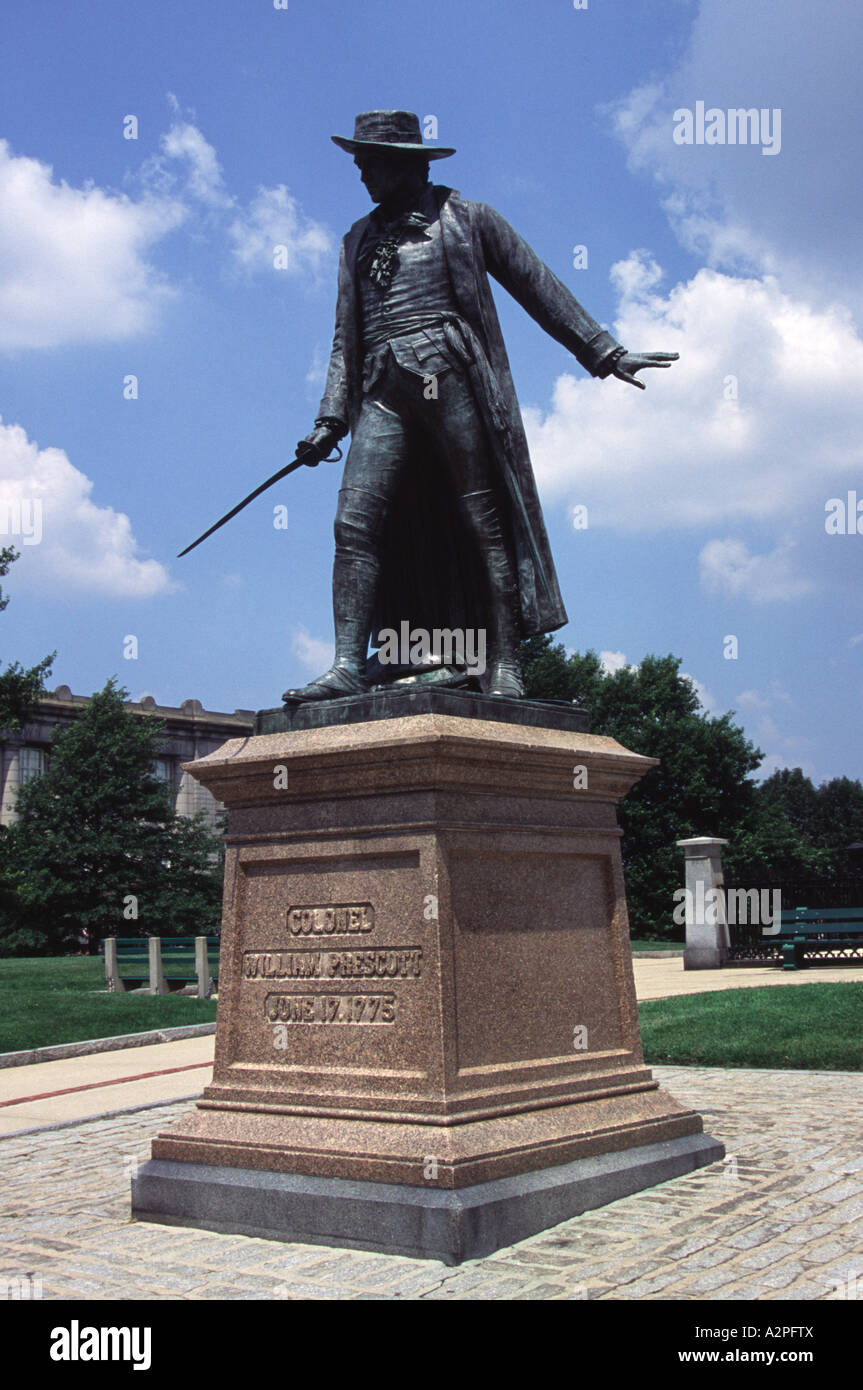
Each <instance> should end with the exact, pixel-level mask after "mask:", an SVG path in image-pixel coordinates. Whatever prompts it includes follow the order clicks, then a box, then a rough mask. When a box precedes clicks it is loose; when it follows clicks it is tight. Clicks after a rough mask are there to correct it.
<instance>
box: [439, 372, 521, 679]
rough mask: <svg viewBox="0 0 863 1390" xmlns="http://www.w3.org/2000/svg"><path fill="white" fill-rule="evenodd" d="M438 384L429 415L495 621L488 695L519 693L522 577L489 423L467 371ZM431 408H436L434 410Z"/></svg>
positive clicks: (452, 375) (446, 378)
mask: <svg viewBox="0 0 863 1390" xmlns="http://www.w3.org/2000/svg"><path fill="white" fill-rule="evenodd" d="M438 390H439V394H438V399H437V400H436V401H433V402H431V401H430V402H429V412H428V414H427V417H426V418H427V419H428V420H429V421H431V422H432V428H433V431H434V433H435V435H436V437H437V439H438V441H439V443H440V446H441V448H440V456H441V459H442V461H444V463H445V466H446V468H447V470H448V472H449V475H450V479H451V482H452V485H453V488H454V491H455V493H456V495H457V496H458V498H459V505H460V507H461V512H462V516H463V518H464V520H465V522H466V524H467V527H468V531H469V533H470V535H471V537H472V539H473V543H474V545H475V546H476V549H477V553H478V554H479V555H480V557H481V559H482V561H483V565H484V568H485V577H486V584H487V588H488V595H489V619H490V627H491V631H490V634H489V638H490V640H489V658H490V659H489V663H488V664H489V676H488V683H487V691H488V694H490V695H512V696H521V695H523V694H524V684H523V682H522V678H521V667H520V663H519V659H518V644H519V639H520V637H521V616H520V607H519V597H518V580H517V576H516V570H515V565H514V563H513V559H512V552H511V546H510V542H509V537H508V535H507V526H506V514H505V511H504V509H503V507H502V504H501V498H500V492H499V489H498V488H497V487H495V470H494V466H493V462H492V459H491V454H490V450H489V445H488V438H487V436H486V432H485V425H484V422H483V419H482V416H481V414H480V411H479V407H478V406H477V403H476V399H475V397H474V394H473V391H472V389H471V386H470V382H469V380H468V379H467V377H466V376H465V374H464V373H463V372H461V371H458V370H455V371H448V372H446V373H445V375H443V376H442V377H441V379H440V382H439V388H438ZM433 408H436V410H437V413H436V414H432V413H431V411H432V409H433Z"/></svg>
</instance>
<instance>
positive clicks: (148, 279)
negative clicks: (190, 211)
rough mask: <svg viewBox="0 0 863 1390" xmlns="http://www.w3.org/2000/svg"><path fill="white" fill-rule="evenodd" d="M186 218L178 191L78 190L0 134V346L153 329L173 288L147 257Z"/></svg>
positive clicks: (109, 337) (37, 345)
mask: <svg viewBox="0 0 863 1390" xmlns="http://www.w3.org/2000/svg"><path fill="white" fill-rule="evenodd" d="M183 217H184V210H183V208H182V207H181V206H180V204H178V203H177V202H176V201H175V200H173V199H164V198H162V199H159V198H154V197H152V196H149V195H148V196H145V197H144V198H143V199H141V200H140V201H138V202H135V201H133V200H132V199H130V198H127V197H125V196H123V195H119V194H115V193H111V192H107V191H105V190H103V189H101V188H96V187H95V186H94V185H91V184H88V185H86V186H85V187H83V188H72V187H70V186H69V185H68V184H67V183H65V182H63V181H62V180H57V179H55V177H54V172H53V170H52V168H51V166H50V165H48V164H43V163H41V162H40V161H39V160H37V159H29V158H27V157H25V156H22V155H14V154H13V153H12V152H11V150H10V148H9V145H8V143H7V142H6V141H5V140H0V349H5V350H7V351H8V350H14V349H19V348H51V347H61V346H63V345H65V344H67V343H80V342H99V341H105V340H119V339H123V338H129V337H131V336H132V335H133V334H137V333H141V332H144V331H146V330H147V329H149V328H150V327H152V325H153V323H154V322H155V320H156V318H157V316H158V312H159V310H160V309H161V307H162V305H163V303H164V301H165V299H166V297H167V296H168V295H169V293H170V291H169V289H168V286H167V285H166V283H165V282H164V280H163V279H162V278H161V277H160V276H159V275H158V274H157V272H156V271H155V270H154V269H153V267H152V266H151V265H150V264H149V263H148V261H147V256H148V253H149V252H150V250H151V248H152V247H153V245H154V244H155V243H156V242H157V241H158V240H159V239H160V238H161V237H163V236H164V235H165V234H166V232H168V231H169V230H170V229H171V228H172V227H175V226H176V225H177V224H178V223H179V222H181V221H182V220H183Z"/></svg>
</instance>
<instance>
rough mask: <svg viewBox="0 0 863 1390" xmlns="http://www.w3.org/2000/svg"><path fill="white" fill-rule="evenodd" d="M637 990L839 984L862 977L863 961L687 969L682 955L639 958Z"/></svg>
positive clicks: (666, 992) (652, 993)
mask: <svg viewBox="0 0 863 1390" xmlns="http://www.w3.org/2000/svg"><path fill="white" fill-rule="evenodd" d="M633 966H634V969H635V992H636V994H637V995H638V999H639V1002H641V1000H643V999H668V998H670V997H671V996H672V995H675V994H703V993H705V992H706V991H708V990H710V991H712V990H717V989H760V988H762V987H764V986H771V987H772V986H774V985H783V986H784V985H814V984H820V983H830V984H838V983H842V982H845V981H849V980H863V964H860V965H858V964H855V963H854V962H852V961H846V962H843V963H842V964H840V965H821V964H820V963H818V964H814V965H811V966H806V967H805V969H803V970H783V969H782V967H781V965H735V966H729V967H727V969H725V970H684V969H683V957H682V956H675V957H674V958H673V959H672V960H667V961H666V960H657V959H653V960H636V961H634V962H633Z"/></svg>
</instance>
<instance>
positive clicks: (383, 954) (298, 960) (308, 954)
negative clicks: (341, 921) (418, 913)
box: [243, 946, 423, 980]
mask: <svg viewBox="0 0 863 1390" xmlns="http://www.w3.org/2000/svg"><path fill="white" fill-rule="evenodd" d="M422 955H423V953H422V947H421V946H396V947H379V948H378V949H377V950H375V951H315V950H311V949H306V950H302V949H301V950H296V951H246V952H245V953H244V955H243V976H244V978H245V979H247V980H358V979H378V980H418V979H419V977H420V975H421V973H422Z"/></svg>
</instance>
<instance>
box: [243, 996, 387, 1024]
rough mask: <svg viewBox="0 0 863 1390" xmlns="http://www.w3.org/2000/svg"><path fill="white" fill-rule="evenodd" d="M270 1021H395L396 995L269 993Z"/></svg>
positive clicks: (265, 1010) (266, 1001) (266, 1013)
mask: <svg viewBox="0 0 863 1390" xmlns="http://www.w3.org/2000/svg"><path fill="white" fill-rule="evenodd" d="M264 1015H265V1017H266V1018H267V1020H268V1021H269V1022H270V1023H394V1022H395V1017H396V997H395V995H394V994H268V995H267V998H266V1000H265V1002H264Z"/></svg>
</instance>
